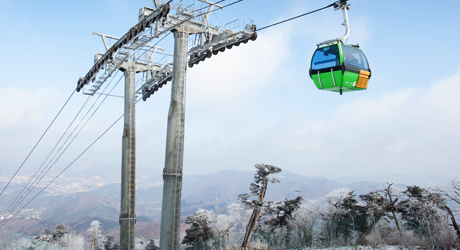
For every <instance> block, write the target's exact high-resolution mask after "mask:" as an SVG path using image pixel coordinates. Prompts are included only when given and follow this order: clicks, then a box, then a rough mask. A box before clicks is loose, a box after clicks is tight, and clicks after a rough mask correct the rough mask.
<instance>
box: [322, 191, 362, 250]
mask: <svg viewBox="0 0 460 250" xmlns="http://www.w3.org/2000/svg"><path fill="white" fill-rule="evenodd" d="M356 204H357V200H356V199H355V194H353V191H351V190H349V189H348V188H337V189H334V190H332V191H331V192H330V193H329V194H327V195H326V196H325V197H324V198H323V203H322V206H321V208H320V212H319V214H320V215H321V218H322V222H321V224H320V237H319V239H320V240H321V241H322V242H323V244H325V245H328V246H332V244H333V243H334V242H336V243H337V244H338V243H339V242H342V241H345V242H347V241H348V239H349V238H350V235H352V234H353V229H354V218H355V217H356V211H355V207H356Z"/></svg>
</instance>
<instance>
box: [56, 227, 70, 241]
mask: <svg viewBox="0 0 460 250" xmlns="http://www.w3.org/2000/svg"><path fill="white" fill-rule="evenodd" d="M66 233H69V231H67V228H66V227H65V226H64V224H62V223H61V224H59V225H57V226H56V228H55V229H54V232H53V241H58V240H59V239H60V238H61V237H62V236H64V234H66Z"/></svg>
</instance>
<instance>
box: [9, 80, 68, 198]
mask: <svg viewBox="0 0 460 250" xmlns="http://www.w3.org/2000/svg"><path fill="white" fill-rule="evenodd" d="M75 91H76V89H74V91H73V92H72V94H70V96H69V98H67V101H66V102H65V103H64V105H62V107H61V109H60V110H59V112H58V113H57V114H56V116H55V117H54V119H53V120H52V121H51V123H50V125H48V127H47V128H46V130H45V132H43V134H42V136H41V137H40V139H38V141H37V143H35V146H34V147H33V148H32V150H31V151H30V152H29V154H28V155H27V157H26V158H25V159H24V161H23V162H22V163H21V165H20V166H19V168H18V170H16V172H15V173H14V175H13V177H11V179H10V180H9V181H8V183H7V184H6V186H5V187H4V188H3V190H2V192H0V196H2V194H3V192H5V189H6V188H7V187H8V186H9V185H10V183H11V181H12V180H13V179H14V177H15V176H16V174H17V173H18V172H19V170H21V168H22V166H23V165H24V163H26V161H27V159H29V156H30V155H31V154H32V152H34V150H35V148H36V147H37V146H38V144H39V143H40V141H41V140H42V139H43V137H44V136H45V134H46V132H48V130H49V129H50V127H51V125H53V123H54V121H56V118H58V116H59V114H61V111H62V110H63V109H64V107H65V106H66V105H67V103H68V102H69V101H70V99H71V98H72V96H73V94H75Z"/></svg>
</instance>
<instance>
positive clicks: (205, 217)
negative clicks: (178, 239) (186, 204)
mask: <svg viewBox="0 0 460 250" xmlns="http://www.w3.org/2000/svg"><path fill="white" fill-rule="evenodd" d="M211 223H212V217H211V212H210V211H208V210H205V209H200V210H198V211H197V212H195V213H194V215H190V216H188V217H187V219H186V221H185V224H189V225H190V228H189V229H187V230H185V237H184V239H183V240H182V244H186V245H194V244H196V243H201V244H206V243H205V242H206V241H207V240H209V239H212V238H214V237H215V233H214V230H213V229H212V227H211Z"/></svg>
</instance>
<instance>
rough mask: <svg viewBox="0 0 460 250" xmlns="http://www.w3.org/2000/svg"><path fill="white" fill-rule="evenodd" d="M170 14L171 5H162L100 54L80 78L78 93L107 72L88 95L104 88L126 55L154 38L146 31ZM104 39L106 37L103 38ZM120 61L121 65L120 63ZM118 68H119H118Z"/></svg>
mask: <svg viewBox="0 0 460 250" xmlns="http://www.w3.org/2000/svg"><path fill="white" fill-rule="evenodd" d="M168 13H169V5H168V4H162V5H161V6H160V7H159V8H157V9H155V10H154V11H153V12H152V13H150V14H149V15H147V16H145V17H144V18H143V19H142V20H140V21H139V23H137V24H136V25H134V26H133V27H132V28H131V29H130V30H129V31H128V32H127V33H126V34H125V35H124V36H122V37H121V38H120V39H119V40H118V41H117V42H116V43H115V44H113V45H112V46H111V47H110V48H109V49H108V50H107V51H106V52H105V53H104V54H100V55H99V56H98V57H97V58H96V59H97V60H95V63H94V65H93V67H91V69H90V70H89V71H88V73H87V74H86V75H85V76H84V77H82V78H80V79H79V80H78V83H77V91H78V92H79V91H80V90H81V89H82V88H83V87H84V86H85V85H87V84H89V83H90V82H93V83H94V82H95V80H96V76H97V74H98V73H99V72H100V71H101V70H104V69H105V71H104V72H103V73H102V75H101V76H100V77H99V78H100V79H99V81H98V82H96V83H95V84H94V85H93V86H92V88H91V89H89V90H88V91H87V92H86V94H90V95H93V94H94V93H96V91H97V90H98V89H99V88H100V87H101V86H102V84H103V83H104V82H105V80H106V79H107V78H109V77H110V76H111V73H112V72H114V71H115V70H116V69H118V68H119V67H120V66H121V63H122V62H123V61H124V60H126V57H127V56H126V54H128V55H129V54H130V51H133V52H134V51H135V50H137V49H139V48H140V47H143V46H144V45H146V44H147V43H148V42H150V41H151V40H152V39H153V38H155V37H154V36H150V35H147V34H145V33H146V32H144V31H145V30H146V29H148V28H150V27H152V26H153V23H154V22H155V21H157V20H159V19H161V18H162V17H163V16H167V15H168ZM103 38H104V37H103ZM120 60H122V61H121V63H120V62H119V61H120ZM116 67H118V68H116ZM109 68H110V69H109Z"/></svg>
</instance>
